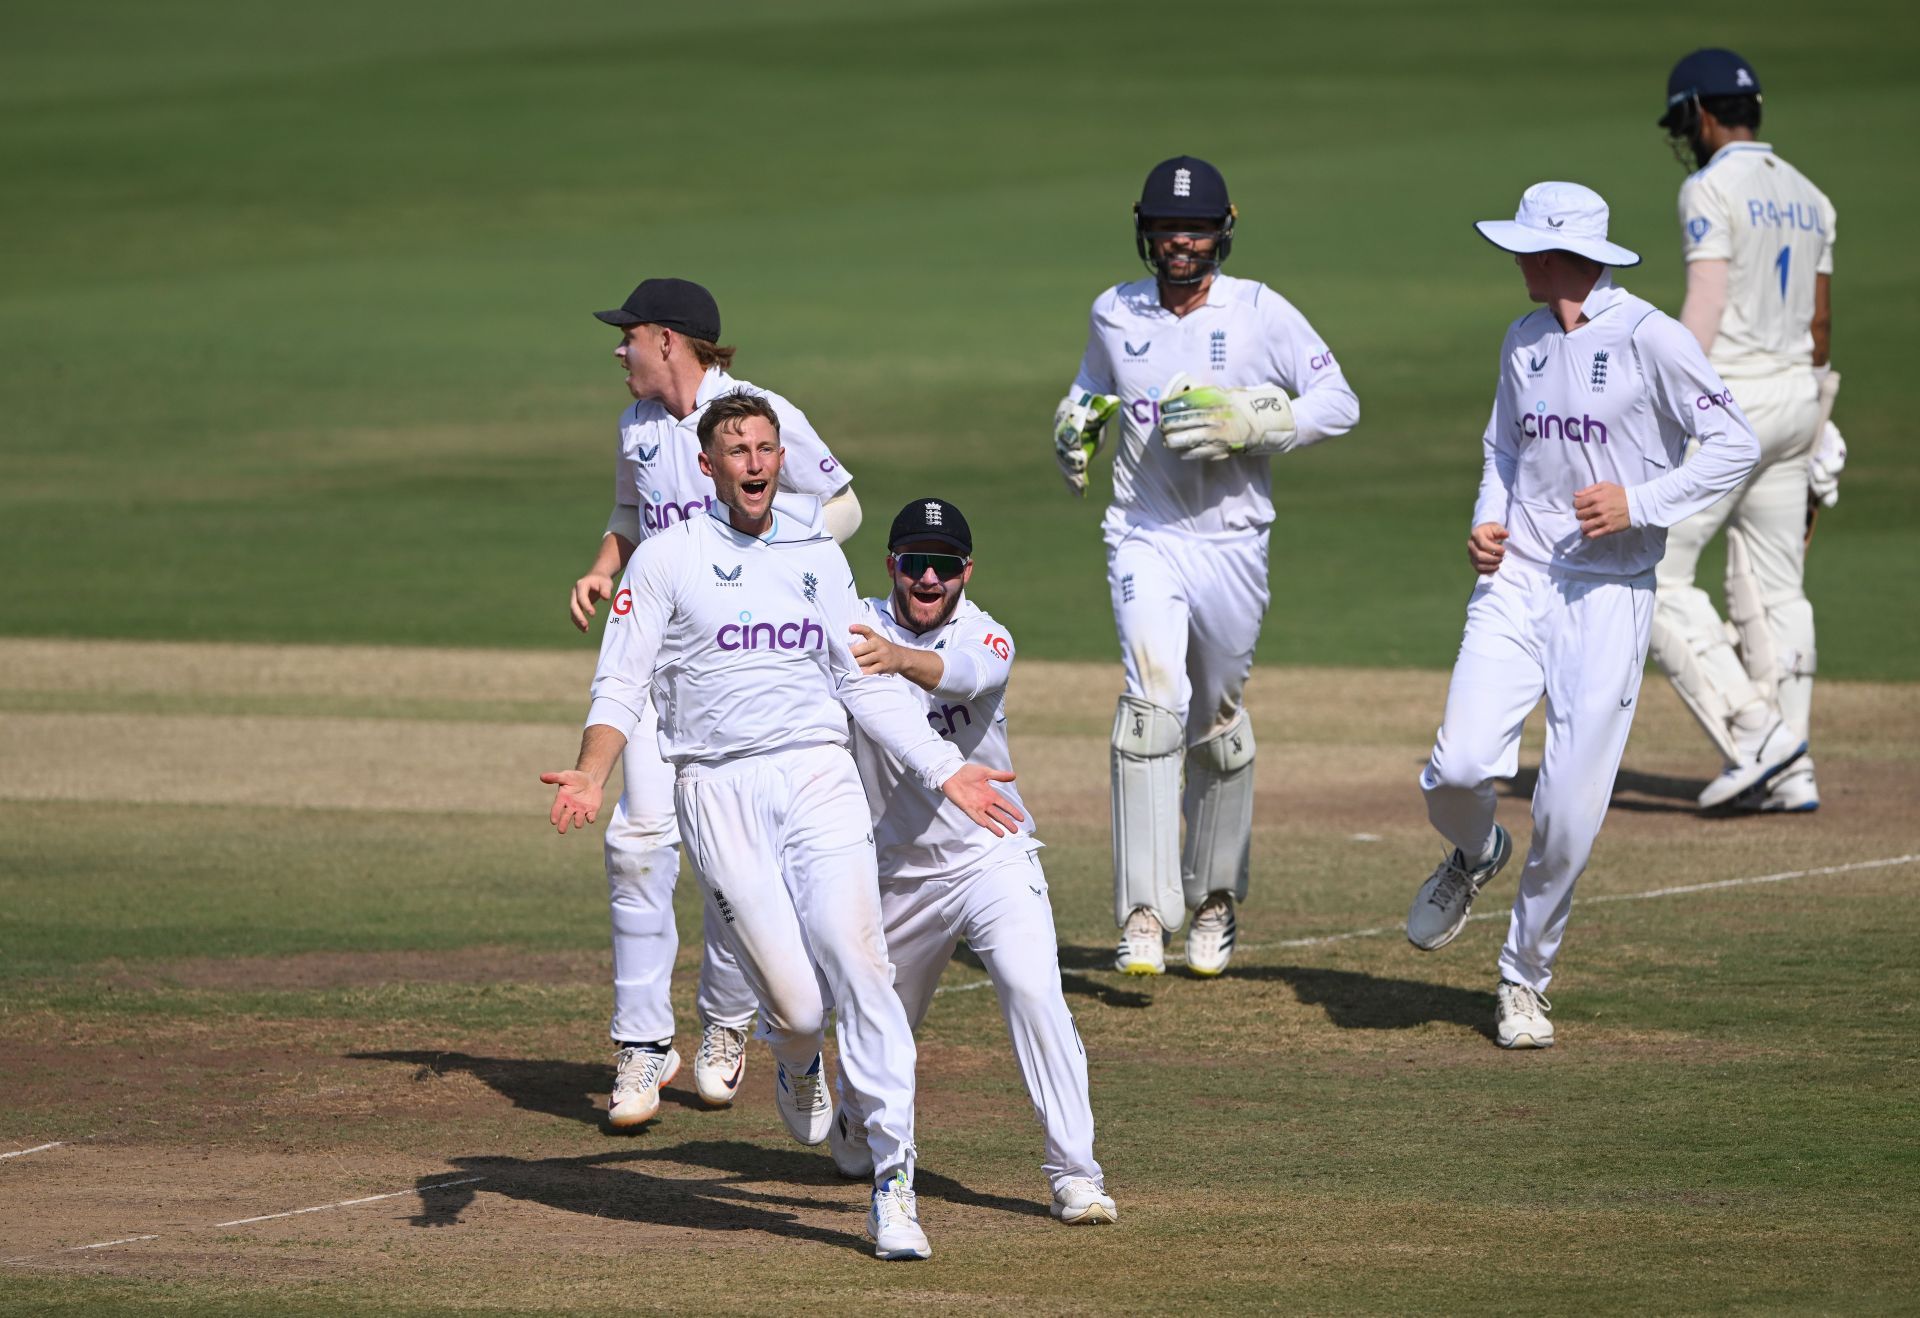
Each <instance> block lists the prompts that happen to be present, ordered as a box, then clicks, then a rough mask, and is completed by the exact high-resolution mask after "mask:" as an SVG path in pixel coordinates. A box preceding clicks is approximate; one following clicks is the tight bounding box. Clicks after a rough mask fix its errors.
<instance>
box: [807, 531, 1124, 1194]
mask: <svg viewBox="0 0 1920 1318" xmlns="http://www.w3.org/2000/svg"><path fill="white" fill-rule="evenodd" d="M972 555H973V532H972V531H971V530H970V529H969V528H968V526H967V519H966V518H965V517H964V516H963V515H962V514H961V512H960V510H959V509H958V508H956V507H954V506H953V505H952V504H950V503H948V502H947V501H946V500H944V499H915V500H914V501H913V502H912V503H909V504H908V505H907V506H906V507H904V508H902V509H901V510H900V514H899V516H897V517H895V518H894V519H893V527H892V530H891V531H890V532H889V533H888V536H887V575H888V577H889V578H891V580H892V582H893V590H892V592H891V594H889V595H888V596H886V597H885V598H877V599H870V600H866V601H865V602H864V604H865V607H864V610H863V617H862V620H861V622H859V623H856V624H855V625H854V628H853V630H854V631H855V632H857V633H858V634H859V635H860V637H861V639H860V640H859V641H858V642H857V643H856V644H855V645H854V646H853V655H854V658H856V659H857V660H858V661H859V663H860V668H861V671H863V672H867V673H898V674H899V675H900V676H902V677H904V678H906V679H907V680H908V681H909V682H911V683H913V684H914V685H915V686H917V687H919V688H920V689H921V690H922V691H924V692H925V693H926V696H925V704H926V708H925V713H926V720H927V723H928V725H929V726H930V727H932V729H933V730H934V731H935V732H936V733H938V734H939V735H940V736H941V737H943V738H945V739H946V740H947V741H949V742H950V743H952V744H953V745H954V746H956V747H958V748H959V749H960V751H961V752H962V753H963V754H964V755H965V756H966V758H967V762H968V763H969V764H979V765H985V766H987V767H988V768H992V769H1000V770H1005V771H1008V772H1011V770H1012V768H1013V760H1012V756H1011V755H1010V753H1009V751H1008V749H1007V715H1006V709H1005V706H1004V701H1005V699H1006V692H1007V678H1008V675H1009V674H1010V672H1011V671H1012V668H1013V654H1014V647H1013V638H1012V637H1011V636H1010V635H1009V634H1008V632H1007V629H1006V628H1005V627H1004V626H1002V625H1001V624H1000V623H999V622H997V621H995V619H994V618H993V617H992V616H991V615H989V614H988V613H986V612H985V611H983V610H982V609H980V608H979V607H978V606H976V605H975V604H974V603H973V601H971V600H970V599H968V598H967V597H966V588H967V585H968V583H969V582H971V581H972V580H973V561H972ZM853 754H854V759H855V760H856V761H857V762H858V763H859V766H860V778H861V781H862V782H864V783H865V784H866V788H867V801H868V803H869V805H870V806H871V807H872V811H873V832H874V843H875V846H876V847H877V848H878V849H879V859H880V916H881V921H882V924H883V926H884V928H885V932H886V939H887V955H888V956H889V957H890V958H891V959H892V961H893V986H894V989H895V991H896V992H898V993H899V995H900V1003H901V1005H902V1006H903V1007H904V1008H905V1009H906V1014H907V1020H908V1021H909V1022H911V1023H912V1025H913V1027H914V1028H915V1029H916V1030H917V1029H919V1027H920V1022H921V1020H922V1019H924V1018H925V1016H926V1014H927V1008H928V1007H929V1006H930V1005H931V1004H932V1002H933V993H934V989H935V988H936V987H937V986H938V984H939V983H940V972H941V971H943V970H944V969H946V966H947V962H949V961H950V960H952V959H953V951H954V947H955V946H956V945H957V944H958V943H959V941H960V940H961V939H963V938H964V939H965V940H966V942H967V946H968V947H970V948H972V949H973V950H974V952H975V954H976V955H978V956H979V958H980V961H981V964H982V965H984V966H985V967H986V970H987V975H988V976H989V978H991V979H992V981H993V988H994V992H995V993H997V994H999V996H1000V1010H1001V1013H1002V1014H1003V1015H1004V1016H1005V1017H1006V1021H1007V1032H1008V1034H1009V1035H1010V1036H1011V1037H1012V1039H1013V1056H1014V1060H1015V1062H1017V1063H1018V1064H1019V1067H1020V1078H1021V1079H1022V1080H1024V1081H1025V1082H1026V1086H1027V1096H1028V1097H1029V1098H1031V1099H1032V1100H1033V1108H1034V1112H1035V1113H1036V1114H1037V1115H1038V1116H1039V1118H1040V1125H1041V1128H1042V1129H1043V1130H1044V1131H1045V1138H1046V1172H1047V1178H1048V1180H1049V1181H1050V1182H1051V1183H1052V1188H1053V1215H1054V1216H1055V1217H1057V1218H1059V1219H1060V1220H1061V1221H1063V1222H1066V1223H1068V1224H1070V1225H1077V1224H1081V1223H1086V1224H1092V1223H1100V1222H1112V1221H1115V1220H1117V1217H1118V1213H1117V1210H1116V1209H1115V1207H1114V1203H1113V1200H1112V1199H1111V1198H1110V1197H1108V1195H1107V1193H1106V1190H1105V1188H1104V1185H1103V1180H1102V1176H1101V1172H1100V1164H1099V1163H1097V1162H1095V1161H1094V1160H1093V1108H1092V1105H1091V1103H1090V1102H1089V1101H1088V1098H1087V1058H1086V1053H1085V1051H1084V1050H1083V1049H1082V1048H1081V1046H1080V1035H1079V1033H1078V1031H1076V1030H1075V1029H1074V1025H1073V1016H1072V1014H1071V1013H1069V1012H1068V1010H1067V1000H1066V997H1065V995H1064V994H1063V993H1062V992H1061V991H1060V960H1059V951H1058V940H1057V938H1056V937H1055V934H1054V930H1053V908H1052V907H1051V906H1050V905H1049V904H1048V901H1047V880H1046V876H1045V874H1044V873H1043V872H1042V870H1041V868H1040V854H1039V853H1040V841H1039V839H1038V838H1036V837H1034V836H1033V825H1032V823H1031V821H1026V822H1023V823H1021V824H1020V825H1019V826H1018V827H1017V828H1015V829H1013V830H1011V831H1010V832H1007V833H1005V834H1001V835H999V836H995V835H992V834H989V833H986V832H984V831H983V830H981V829H980V828H978V827H976V826H975V825H974V824H973V822H972V821H971V820H969V819H968V818H967V816H966V815H965V814H964V813H963V812H962V811H961V810H960V808H959V807H958V806H956V805H954V804H953V803H952V802H951V801H947V800H944V799H943V798H942V797H941V794H940V793H938V792H934V791H929V790H928V789H927V787H926V785H925V784H924V783H923V782H922V781H921V780H920V778H919V777H917V776H916V775H914V774H912V773H910V772H908V770H907V768H906V766H905V765H903V764H902V763H901V762H900V761H899V760H897V759H895V758H894V757H893V756H892V755H891V754H889V753H888V751H887V749H886V747H885V746H883V745H882V744H880V743H879V742H878V741H877V740H876V739H875V738H874V737H873V736H871V735H870V734H868V733H867V732H866V731H865V730H863V729H861V728H859V727H856V728H855V729H854V734H853ZM1007 795H1008V796H1009V797H1011V798H1012V799H1013V800H1014V801H1016V802H1018V801H1019V797H1018V796H1017V795H1016V794H1015V793H1014V792H1013V791H1012V789H1008V791H1007ZM864 1129H865V1121H864V1114H863V1110H862V1105H861V1103H860V1101H859V1100H858V1099H857V1098H854V1097H851V1096H847V1095H844V1094H843V1097H842V1102H841V1105H840V1112H839V1115H838V1116H837V1117H836V1118H835V1120H834V1126H833V1131H832V1133H831V1134H830V1135H829V1137H828V1147H829V1149H830V1150H831V1151H832V1153H833V1160H834V1163H835V1165H836V1166H838V1167H839V1169H840V1171H841V1172H842V1173H843V1174H845V1175H847V1176H852V1177H860V1178H864V1177H867V1176H871V1175H872V1174H873V1156H872V1153H871V1151H870V1150H869V1149H868V1148H867V1143H866V1140H865V1138H864Z"/></svg>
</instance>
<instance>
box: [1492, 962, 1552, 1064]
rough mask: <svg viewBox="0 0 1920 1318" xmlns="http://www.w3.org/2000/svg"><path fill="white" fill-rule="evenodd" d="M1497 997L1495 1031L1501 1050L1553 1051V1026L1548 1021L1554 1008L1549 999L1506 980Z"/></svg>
mask: <svg viewBox="0 0 1920 1318" xmlns="http://www.w3.org/2000/svg"><path fill="white" fill-rule="evenodd" d="M1498 997H1499V1006H1498V1007H1497V1009H1496V1010H1495V1012H1494V1028H1495V1031H1496V1037H1497V1038H1498V1040H1499V1043H1500V1046H1501V1047H1502V1048H1551V1047H1553V1022H1552V1021H1550V1020H1548V1019H1547V1013H1548V1012H1550V1011H1552V1010H1553V1004H1552V1003H1551V1002H1548V1001H1547V999H1546V995H1544V994H1542V993H1539V992H1536V991H1535V990H1533V989H1530V988H1528V987H1527V986H1526V985H1525V984H1516V983H1514V982H1513V981H1512V980H1510V979H1503V980H1501V981H1500V989H1499V994H1498Z"/></svg>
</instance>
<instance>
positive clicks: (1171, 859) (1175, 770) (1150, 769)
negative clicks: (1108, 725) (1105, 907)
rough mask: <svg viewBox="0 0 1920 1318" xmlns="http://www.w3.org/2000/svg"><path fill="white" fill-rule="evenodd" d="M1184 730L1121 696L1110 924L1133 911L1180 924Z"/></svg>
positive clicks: (1175, 720) (1171, 718)
mask: <svg viewBox="0 0 1920 1318" xmlns="http://www.w3.org/2000/svg"><path fill="white" fill-rule="evenodd" d="M1185 739H1186V737H1185V725H1184V723H1183V721H1182V720H1181V718H1180V716H1179V715H1178V714H1175V713H1174V712H1173V711H1172V710H1170V709H1167V708H1165V707H1163V706H1160V705H1156V704H1153V703H1152V702H1151V701H1147V700H1142V699H1140V698H1139V697H1138V696H1133V695H1124V696H1121V697H1120V704H1119V707H1118V708H1117V709H1115V711H1114V716H1113V922H1114V924H1115V925H1124V924H1125V923H1126V922H1127V916H1128V915H1129V914H1130V913H1131V912H1132V911H1133V908H1134V907H1136V906H1144V907H1146V908H1147V909H1149V910H1151V911H1153V912H1154V913H1155V914H1156V915H1158V916H1159V917H1160V923H1161V924H1162V925H1164V926H1166V927H1167V928H1168V929H1178V928H1179V927H1180V926H1181V925H1182V924H1184V923H1185V922H1186V918H1187V907H1186V903H1185V902H1184V901H1182V900H1181V896H1180V808H1179V807H1180V751H1181V746H1182V743H1183V742H1184V741H1185Z"/></svg>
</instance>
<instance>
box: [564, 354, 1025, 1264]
mask: <svg viewBox="0 0 1920 1318" xmlns="http://www.w3.org/2000/svg"><path fill="white" fill-rule="evenodd" d="M779 428H780V420H779V414H778V413H777V411H776V410H775V409H774V407H773V406H772V404H771V402H770V401H769V400H767V399H766V398H765V397H763V396H758V395H754V394H751V393H745V392H742V393H735V394H730V395H727V396H725V397H723V398H721V399H719V400H716V401H714V402H712V403H711V404H709V406H708V408H707V410H706V412H705V414H704V415H702V417H701V418H700V423H699V427H698V432H697V433H698V436H699V440H700V447H701V451H700V470H701V471H702V472H703V473H704V474H705V475H707V476H708V477H709V478H710V479H711V480H712V481H713V487H714V496H715V498H716V499H717V500H718V506H717V507H715V508H714V509H713V510H712V511H711V512H707V513H704V514H700V515H695V516H693V517H690V518H688V519H687V520H685V521H684V522H681V523H679V524H677V525H676V526H675V527H673V528H672V529H671V530H670V531H668V532H667V533H665V534H662V535H658V536H654V537H651V538H649V539H648V540H647V541H645V542H644V543H642V544H641V545H640V547H639V548H638V549H637V550H635V552H634V554H633V558H632V560H631V561H630V562H629V563H628V565H627V573H626V577H625V578H624V581H623V585H622V589H621V592H620V594H619V595H618V596H616V599H615V607H614V611H613V616H612V617H611V618H610V619H609V620H608V623H607V628H606V633H605V635H604V637H603V638H602V641H601V648H600V665H599V669H598V671H597V672H596V673H595V676H594V682H593V704H592V707H591V710H590V712H589V714H588V717H587V727H586V731H585V734H584V735H583V737H582V739H581V745H580V756H579V761H578V763H577V765H576V767H575V768H574V769H573V770H572V771H569V772H564V773H550V774H545V775H542V779H541V781H543V782H549V783H552V784H554V785H555V787H556V788H557V789H558V790H557V792H556V795H555V798H554V805H553V809H552V812H551V815H550V818H551V819H552V821H553V823H554V824H555V826H556V827H558V828H559V830H560V831H561V832H563V833H564V832H565V831H566V830H567V827H568V826H569V825H570V824H571V825H574V826H581V825H583V824H584V823H586V822H588V821H591V820H592V819H593V818H594V816H595V815H596V814H597V812H598V810H599V807H600V803H601V792H602V789H603V786H604V784H605V782H606V780H607V776H608V774H609V773H610V772H611V771H612V768H613V764H614V761H615V760H616V759H618V758H619V756H620V754H621V750H622V748H623V747H624V746H625V744H626V742H627V739H628V738H629V737H631V736H632V735H633V734H634V733H635V731H636V730H637V729H638V728H639V727H640V726H641V723H642V720H643V718H644V716H645V713H646V710H647V706H648V703H649V699H651V701H652V703H653V704H654V705H655V706H656V707H657V708H658V710H659V722H658V727H659V744H660V751H661V754H662V756H663V758H665V759H666V760H667V761H668V762H669V763H671V764H672V765H673V766H674V769H675V777H674V808H675V813H676V816H677V818H678V821H679V825H680V833H681V836H682V837H683V838H684V839H685V841H686V845H687V851H688V856H689V859H690V860H691V861H692V863H693V868H694V872H695V873H696V874H698V875H699V876H700V883H701V886H702V887H703V888H704V889H705V891H706V894H707V896H708V897H709V898H710V899H711V901H712V905H713V907H714V908H715V909H716V910H717V911H718V912H719V915H720V919H721V920H723V921H724V922H725V926H726V929H727V935H726V936H727V943H728V946H729V947H731V948H732V949H733V951H734V952H735V954H736V955H737V957H738V960H739V965H740V969H741V971H742V973H743V974H744V975H745V976H746V980H747V983H748V985H749V986H750V987H751V989H752V991H753V994H754V996H755V998H756V999H757V1000H758V1001H759V1004H760V1010H761V1017H762V1030H763V1032H764V1034H765V1036H766V1039H767V1043H768V1046H769V1048H770V1049H771V1051H772V1053H773V1056H774V1059H775V1061H776V1062H777V1063H778V1071H777V1074H776V1077H775V1092H776V1099H777V1103H778V1106H779V1109H780V1115H781V1117H782V1119H783V1120H785V1122H786V1123H787V1128H788V1129H789V1130H790V1131H792V1132H793V1134H794V1136H795V1138H797V1139H799V1140H800V1141H801V1142H802V1143H807V1144H818V1143H820V1142H821V1141H823V1140H825V1139H826V1138H827V1134H828V1129H829V1127H830V1125H831V1123H832V1120H833V1106H832V1103H831V1101H830V1100H829V1098H828V1096H827V1092H826V1079H825V1076H824V1075H823V1074H822V1071H821V1056H820V1049H821V1041H822V1037H823V1035H822V1031H823V1026H824V1020H825V1001H826V999H824V998H823V996H822V989H823V987H824V989H825V991H826V993H827V994H829V995H830V996H831V1001H832V1003H833V1005H834V1008H835V1011H836V1013H837V1016H838V1028H837V1035H838V1039H839V1047H840V1069H841V1074H842V1075H843V1076H844V1077H845V1080H846V1084H847V1087H848V1089H849V1090H850V1091H851V1093H852V1094H853V1095H854V1096H855V1099H856V1101H857V1102H858V1103H859V1104H860V1110H861V1111H862V1112H863V1113H865V1114H866V1118H867V1120H866V1130H865V1134H866V1139H867V1143H868V1146H869V1147H870V1148H871V1149H872V1151H873V1161H874V1168H875V1184H874V1190H873V1199H872V1209H871V1212H870V1214H869V1216H868V1220H867V1226H868V1230H869V1232H870V1233H871V1234H872V1235H873V1237H874V1241H875V1252H876V1253H877V1254H878V1255H879V1256H881V1257H883V1258H925V1257H927V1256H928V1254H929V1252H930V1251H929V1249H928V1246H927V1238H926V1234H925V1232H924V1231H922V1230H921V1228H920V1225H919V1220H918V1213H917V1209H916V1205H915V1200H914V1193H913V1157H914V1151H913V1067H914V1047H913V1031H912V1029H911V1027H910V1026H909V1025H908V1024H907V1018H906V1013H905V1012H904V1011H903V1010H902V1008H901V1005H900V999H899V997H898V996H897V995H896V994H895V993H894V991H893V984H892V968H891V966H889V965H888V962H887V947H886V940H885V939H884V937H883V936H882V934H881V930H880V896H879V880H878V876H877V874H876V872H875V868H874V864H875V862H874V849H873V834H872V832H871V824H870V821H869V817H868V813H867V801H866V795H865V793H864V792H863V790H862V788H861V785H860V779H859V774H858V772H857V771H856V769H855V767H854V762H853V757H852V755H851V754H849V753H848V750H847V715H848V713H849V712H850V713H851V714H852V715H853V717H854V718H855V719H856V720H857V721H858V722H859V723H860V725H861V727H862V728H863V730H864V731H865V732H866V733H867V734H868V735H870V736H872V737H874V738H875V739H876V740H877V741H878V742H879V743H880V745H882V746H883V747H885V748H886V750H887V752H888V753H889V754H891V755H893V756H894V757H895V758H896V759H898V760H899V762H900V763H901V764H902V765H903V766H904V767H905V769H906V771H907V772H909V773H911V774H913V775H915V776H916V777H917V778H919V779H920V781H921V782H923V783H924V784H925V785H926V786H927V788H928V789H929V790H930V791H937V792H940V793H941V794H942V795H944V796H945V798H946V799H947V800H949V801H952V802H954V803H955V805H956V806H957V807H958V808H959V809H960V810H961V811H962V812H964V813H965V814H966V816H967V817H968V818H969V819H972V820H973V821H974V822H975V823H976V824H979V825H980V826H982V827H983V828H986V829H988V830H989V831H991V832H995V833H1004V832H1008V831H1011V830H1012V829H1014V828H1016V827H1017V826H1018V824H1019V822H1020V820H1021V818H1022V813H1021V811H1020V808H1019V806H1017V805H1016V804H1014V803H1013V802H1010V801H1008V800H1007V799H1006V798H1004V797H1002V796H1000V795H999V794H998V793H997V792H995V791H994V790H993V787H992V785H991V783H992V782H993V781H1011V780H1012V778H1013V774H1012V773H1011V772H1008V771H1003V770H994V769H990V768H988V767H986V766H984V765H978V764H972V765H969V764H966V763H964V759H963V757H962V755H961V753H960V751H959V750H958V749H957V748H956V747H954V746H953V745H951V744H949V743H948V742H946V741H944V740H942V739H941V738H940V737H939V736H938V735H936V734H935V733H934V732H933V730H932V729H931V728H929V727H928V726H927V721H926V719H925V717H924V711H923V709H922V707H921V704H920V701H919V700H918V699H916V698H915V696H914V694H913V691H912V688H911V687H909V686H908V685H907V684H906V683H904V682H901V681H899V680H898V679H896V678H892V677H887V676H873V677H869V676H865V675H863V674H862V673H861V672H860V669H859V665H858V663H857V662H856V661H855V660H854V658H853V656H852V654H851V652H850V651H849V649H848V636H849V628H850V627H851V625H852V623H853V622H854V620H855V617H856V611H857V610H858V608H859V600H858V597H857V596H856V594H855V592H854V589H853V574H852V573H851V572H850V571H849V570H848V568H847V560H846V557H845V555H843V554H842V553H841V552H840V547H839V546H838V545H836V544H835V543H834V542H833V541H832V539H831V538H829V537H828V536H827V535H826V533H825V532H824V531H823V530H821V529H820V528H819V525H818V521H817V518H814V520H809V518H810V517H814V515H815V514H817V512H818V509H817V506H816V505H814V504H813V503H812V501H810V500H803V501H802V503H804V504H805V505H806V513H807V516H800V517H796V516H793V515H790V513H789V512H785V511H779V510H777V509H776V507H775V504H774V492H775V489H776V488H777V485H778V482H779V476H780V468H781V465H782V459H783V455H784V450H783V449H782V448H781V445H780V429H779ZM843 702H844V703H843Z"/></svg>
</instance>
